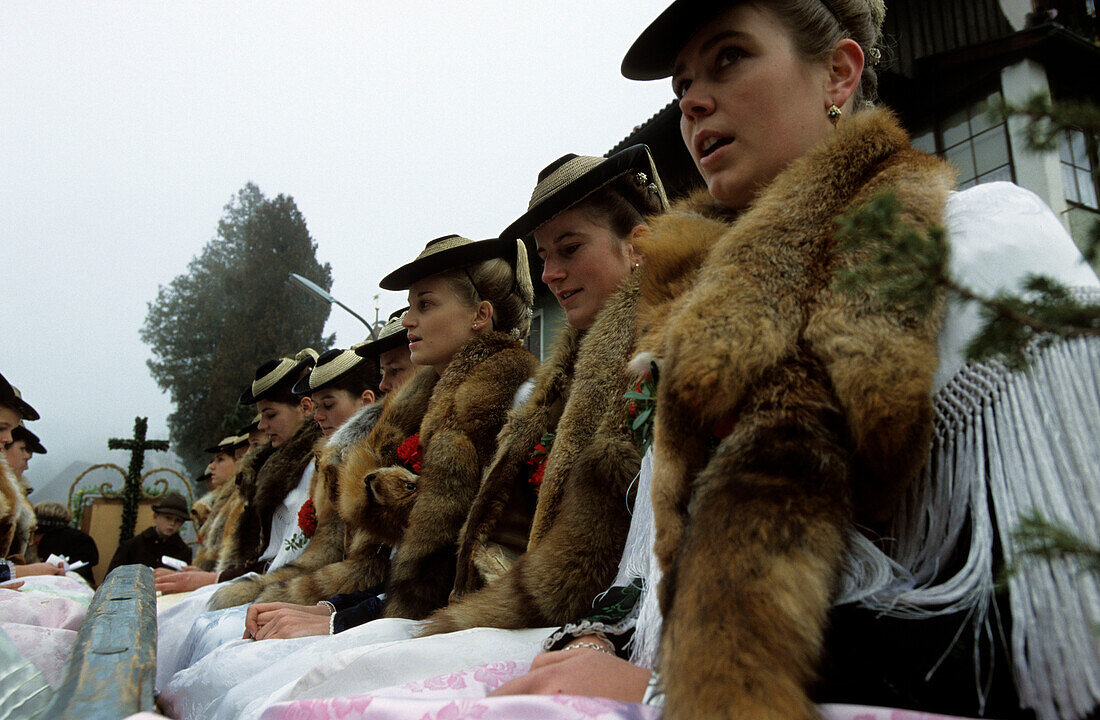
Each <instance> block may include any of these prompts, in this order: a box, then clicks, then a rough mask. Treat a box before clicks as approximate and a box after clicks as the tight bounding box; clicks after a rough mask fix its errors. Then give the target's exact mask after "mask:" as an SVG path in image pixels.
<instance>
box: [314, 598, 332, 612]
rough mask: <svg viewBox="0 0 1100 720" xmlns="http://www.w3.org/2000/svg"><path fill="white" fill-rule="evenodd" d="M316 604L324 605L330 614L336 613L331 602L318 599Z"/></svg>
mask: <svg viewBox="0 0 1100 720" xmlns="http://www.w3.org/2000/svg"><path fill="white" fill-rule="evenodd" d="M317 604H318V605H324V606H325V607H327V608H328V612H329V614H330V615H335V614H336V606H335V605H333V604H332V603H330V602H329V601H328V600H318V601H317Z"/></svg>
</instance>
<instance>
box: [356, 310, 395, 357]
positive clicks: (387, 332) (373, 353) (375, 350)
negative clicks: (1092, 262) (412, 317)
mask: <svg viewBox="0 0 1100 720" xmlns="http://www.w3.org/2000/svg"><path fill="white" fill-rule="evenodd" d="M408 311H409V309H408V308H401V309H400V310H398V311H397V312H395V313H393V314H391V315H390V319H389V320H387V321H386V324H385V325H383V326H382V329H381V330H379V331H378V337H377V338H376V339H374V340H368V341H367V342H362V343H359V344H358V345H352V346H351V349H352V350H354V351H355V354H356V355H358V356H359V357H365V358H366V357H378V356H379V355H381V354H382V353H384V352H389V351H390V350H393V349H394V348H395V347H400V346H401V345H406V344H408V342H409V331H408V330H407V329H406V328H405V326H404V325H402V324H401V321H402V320H404V319H405V313H406V312H408Z"/></svg>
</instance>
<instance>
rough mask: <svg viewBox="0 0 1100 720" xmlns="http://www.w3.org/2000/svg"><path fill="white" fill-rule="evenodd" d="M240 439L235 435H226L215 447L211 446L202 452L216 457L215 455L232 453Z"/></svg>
mask: <svg viewBox="0 0 1100 720" xmlns="http://www.w3.org/2000/svg"><path fill="white" fill-rule="evenodd" d="M239 439H240V438H239V437H237V436H236V435H227V436H225V437H223V438H222V439H221V440H220V441H219V442H218V444H217V445H213V446H211V447H208V448H206V449H204V450H203V452H206V453H211V454H214V455H216V454H217V453H232V452H233V448H234V447H236V446H237V440H239Z"/></svg>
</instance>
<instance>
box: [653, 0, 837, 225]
mask: <svg viewBox="0 0 1100 720" xmlns="http://www.w3.org/2000/svg"><path fill="white" fill-rule="evenodd" d="M828 80H829V66H828V65H827V64H826V63H825V62H824V61H822V62H820V63H813V64H811V63H809V62H806V61H805V60H803V59H802V58H801V57H800V56H799V54H798V52H797V51H796V50H795V47H794V45H793V42H792V39H791V37H790V35H789V34H788V31H787V29H786V28H785V27H784V26H783V25H782V24H781V22H780V21H779V19H778V18H777V17H776V16H775V14H774V13H773V12H772V11H770V10H768V9H767V8H764V7H761V6H759V5H757V4H756V3H753V2H744V3H740V4H738V5H735V6H734V7H732V8H730V9H729V10H728V11H726V12H725V13H723V14H721V15H719V16H718V17H717V18H716V19H715V20H713V21H712V22H711V23H709V24H708V25H707V26H706V27H704V28H703V29H702V30H700V31H699V32H698V33H696V34H695V36H694V37H692V39H691V40H690V41H689V42H688V44H687V45H685V46H684V48H683V49H682V50H681V51H680V54H679V55H677V57H676V68H675V71H674V73H673V76H672V87H673V90H674V91H675V93H676V96H677V97H678V98H679V99H680V109H681V111H682V112H683V116H682V118H681V120H680V133H681V134H682V135H683V138H684V143H685V144H686V145H687V148H688V151H689V152H690V153H691V156H692V158H693V159H694V160H695V165H696V166H697V167H698V168H699V172H700V173H702V175H703V179H704V180H706V183H707V188H708V189H709V190H710V194H711V195H712V196H714V198H715V199H716V200H718V201H719V202H721V203H723V204H724V205H726V206H728V207H730V208H733V209H741V208H743V207H745V206H746V205H748V204H749V203H750V202H751V201H752V199H753V198H754V197H755V195H756V193H757V192H758V191H759V190H760V189H761V188H762V187H764V186H766V185H767V184H768V183H770V182H771V181H772V180H773V179H774V178H775V176H776V175H778V174H779V172H780V171H781V170H783V168H785V167H786V166H787V165H788V164H789V163H790V162H791V161H793V160H795V159H796V158H798V157H800V156H802V155H803V154H805V153H806V151H808V150H809V149H810V148H811V147H813V146H814V145H816V144H817V143H818V142H820V141H821V140H822V139H824V138H825V137H826V136H827V135H828V133H829V132H830V130H831V128H832V126H831V124H830V123H829V120H828V117H827V116H826V110H827V109H828V107H829V105H830V103H829V102H827V101H826V88H827V82H828Z"/></svg>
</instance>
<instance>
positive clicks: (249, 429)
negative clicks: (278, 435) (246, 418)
mask: <svg viewBox="0 0 1100 720" xmlns="http://www.w3.org/2000/svg"><path fill="white" fill-rule="evenodd" d="M259 429H260V413H256V417H254V418H252V422H250V423H248V424H247V425H245V426H244V427H242V428H241V429H240V433H241V437H244V438H246V439H247V438H248V436H249V434H251V433H254V432H256V431H257V430H259ZM246 442H247V440H246Z"/></svg>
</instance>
